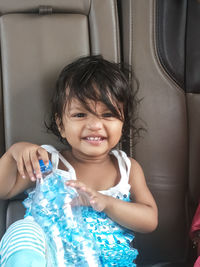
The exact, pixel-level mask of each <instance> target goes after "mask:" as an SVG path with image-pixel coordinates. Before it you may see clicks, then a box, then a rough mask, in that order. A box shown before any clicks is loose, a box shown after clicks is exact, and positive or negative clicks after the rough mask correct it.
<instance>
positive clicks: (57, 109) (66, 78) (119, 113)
mask: <svg viewBox="0 0 200 267" xmlns="http://www.w3.org/2000/svg"><path fill="white" fill-rule="evenodd" d="M131 80H133V77H131V71H130V68H127V67H125V65H123V64H120V63H114V62H111V61H108V60H105V59H104V58H103V57H102V56H101V55H96V56H85V57H81V58H79V59H77V60H75V61H74V62H72V63H71V64H69V65H67V66H66V67H65V68H64V69H63V70H62V71H61V73H60V75H59V77H58V80H57V83H56V90H55V91H54V94H53V97H52V99H51V114H50V121H49V123H46V126H47V128H48V130H49V131H51V132H52V133H54V134H55V135H56V136H57V137H58V138H59V139H60V140H61V142H62V143H64V144H68V143H67V140H65V139H63V138H62V136H61V135H60V132H59V130H58V127H57V124H56V119H58V120H59V121H60V127H62V126H63V125H62V116H63V112H64V110H65V107H66V104H67V103H70V101H71V100H72V99H73V98H76V99H78V100H79V101H80V102H81V103H82V104H83V105H84V106H85V108H86V109H87V110H89V111H90V112H92V113H94V111H92V110H91V109H90V107H89V106H88V99H89V100H93V101H95V102H96V101H100V102H102V103H104V104H105V105H106V107H107V108H108V109H109V110H110V111H111V112H112V114H113V115H114V116H115V117H116V118H118V119H119V120H121V121H123V129H122V138H121V140H122V142H127V140H130V138H132V137H133V138H134V136H135V135H137V132H138V129H137V128H136V125H135V121H136V119H137V118H136V108H137V104H138V100H137V97H136V93H135V92H136V91H137V90H133V89H132V86H131V85H130V83H129V81H131ZM67 89H69V90H67ZM119 103H122V104H123V110H121V108H120V105H119ZM130 133H131V134H130ZM68 145H69V144H68Z"/></svg>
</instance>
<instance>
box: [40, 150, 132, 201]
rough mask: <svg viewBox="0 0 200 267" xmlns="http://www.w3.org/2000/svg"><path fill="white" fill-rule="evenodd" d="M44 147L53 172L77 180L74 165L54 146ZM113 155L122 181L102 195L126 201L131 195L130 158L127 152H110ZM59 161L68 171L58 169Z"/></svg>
mask: <svg viewBox="0 0 200 267" xmlns="http://www.w3.org/2000/svg"><path fill="white" fill-rule="evenodd" d="M42 147H43V148H44V149H45V150H46V151H47V152H49V153H50V154H51V162H52V166H53V170H54V171H56V172H57V173H58V174H60V175H61V176H63V177H66V179H67V178H68V179H69V178H70V179H71V180H76V179H77V177H76V172H75V170H74V168H73V167H72V165H71V164H70V163H69V162H68V161H67V160H66V159H65V158H64V157H63V156H62V155H61V154H60V153H59V151H58V150H56V149H55V148H54V147H53V146H50V145H42ZM110 153H111V154H113V155H114V156H115V157H116V159H117V161H118V166H119V171H120V175H121V178H120V181H119V183H118V184H117V185H115V186H114V187H111V188H109V189H107V190H103V191H99V192H100V193H102V194H105V195H108V196H112V197H115V198H119V199H124V198H126V197H127V196H128V195H129V191H130V187H131V186H130V184H129V175H130V168H131V162H130V159H129V158H128V156H127V155H126V153H125V152H123V151H121V150H112V151H111V152H110ZM59 160H61V161H62V162H63V164H64V165H65V166H66V167H67V169H68V171H64V170H61V169H58V164H59Z"/></svg>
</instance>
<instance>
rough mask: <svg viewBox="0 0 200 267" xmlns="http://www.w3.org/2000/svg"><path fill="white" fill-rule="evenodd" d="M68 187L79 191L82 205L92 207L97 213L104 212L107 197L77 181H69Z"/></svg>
mask: <svg viewBox="0 0 200 267" xmlns="http://www.w3.org/2000/svg"><path fill="white" fill-rule="evenodd" d="M66 185H68V186H71V187H73V188H75V189H76V190H77V191H78V193H79V201H80V205H82V206H92V207H93V209H94V210H96V211H103V210H104V208H105V205H106V202H105V197H104V196H103V195H102V194H101V193H99V192H97V191H96V190H93V189H91V188H89V187H87V186H86V185H85V184H84V183H82V182H79V181H76V180H70V181H67V182H66Z"/></svg>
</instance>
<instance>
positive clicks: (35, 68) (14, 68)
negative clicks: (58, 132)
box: [0, 0, 120, 236]
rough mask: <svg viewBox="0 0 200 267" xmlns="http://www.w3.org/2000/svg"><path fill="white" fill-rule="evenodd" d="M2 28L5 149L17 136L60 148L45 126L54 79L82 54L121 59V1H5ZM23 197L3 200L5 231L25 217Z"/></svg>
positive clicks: (1, 136)
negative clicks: (119, 15)
mask: <svg viewBox="0 0 200 267" xmlns="http://www.w3.org/2000/svg"><path fill="white" fill-rule="evenodd" d="M102 14H103V16H102ZM0 27H1V32H0V42H1V69H2V76H1V80H2V83H1V84H2V87H1V89H0V90H1V91H0V101H1V102H0V118H1V125H0V126H1V128H0V129H1V130H0V152H1V154H3V152H4V151H5V150H6V149H8V148H9V147H10V146H11V145H12V144H13V143H15V142H18V141H29V142H33V143H37V144H48V143H50V144H53V145H55V146H56V147H58V148H61V147H62V146H61V145H60V143H59V141H58V140H57V139H56V138H54V136H52V135H50V134H47V133H46V129H45V127H44V121H45V120H46V118H47V115H48V108H49V105H48V103H49V100H50V97H51V94H52V91H53V89H54V87H55V81H56V79H57V76H58V74H59V72H60V71H61V69H62V68H63V67H64V66H65V65H66V64H68V63H70V62H71V61H72V60H74V59H76V58H78V57H80V56H84V55H89V54H102V55H103V56H104V57H105V58H106V59H109V60H113V61H116V62H119V60H120V44H119V29H118V13H117V4H116V1H115V0H92V1H90V0H71V1H62V0H58V1H53V2H52V1H50V0H38V1H35V0H29V1H22V0H19V1H17V2H16V4H15V3H14V1H8V0H5V1H0ZM21 197H23V196H19V197H16V198H15V199H12V200H9V201H3V202H0V205H2V208H1V209H0V211H1V212H2V214H0V236H1V235H2V233H3V232H4V231H5V229H6V228H7V226H8V225H10V224H11V223H12V222H13V221H14V220H16V219H17V218H20V217H22V216H23V208H22V206H19V205H21V204H19V203H21Z"/></svg>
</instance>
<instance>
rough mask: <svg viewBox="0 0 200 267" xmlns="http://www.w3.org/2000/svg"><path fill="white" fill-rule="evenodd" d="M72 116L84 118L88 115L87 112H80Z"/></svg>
mask: <svg viewBox="0 0 200 267" xmlns="http://www.w3.org/2000/svg"><path fill="white" fill-rule="evenodd" d="M72 117H75V118H84V117H86V114H85V113H81V112H80V113H76V114H73V116H72Z"/></svg>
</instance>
